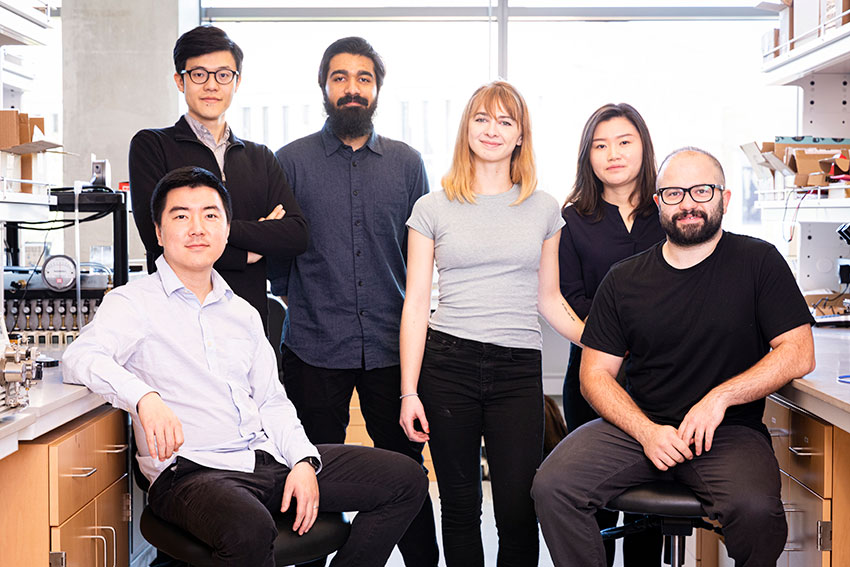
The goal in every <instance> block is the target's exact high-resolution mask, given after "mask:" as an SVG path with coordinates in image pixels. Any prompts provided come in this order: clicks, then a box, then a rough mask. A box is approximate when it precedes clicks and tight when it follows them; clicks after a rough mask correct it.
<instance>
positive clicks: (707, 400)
mask: <svg viewBox="0 0 850 567" xmlns="http://www.w3.org/2000/svg"><path fill="white" fill-rule="evenodd" d="M725 414H726V404H725V403H724V402H723V400H722V399H721V398H720V396H718V395H716V394H713V393H712V392H709V393H708V394H706V395H705V397H703V399H701V400H700V401H699V402H697V403H696V404H694V406H693V407H692V408H691V409H690V411H688V413H687V414H686V415H685V419H683V420H682V423H681V424H679V429H678V434H679V438H680V439H682V441H684V442H685V443H688V444H689V445H690V444H691V443H693V445H694V452H695V453H696V454H697V455H701V454H702V451H703V448H705V451H710V450H711V443H712V441H714V431H715V430H716V429H717V426H718V425H720V422H721V421H723V416H724V415H725Z"/></svg>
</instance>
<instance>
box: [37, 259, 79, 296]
mask: <svg viewBox="0 0 850 567" xmlns="http://www.w3.org/2000/svg"><path fill="white" fill-rule="evenodd" d="M41 279H42V280H43V281H44V285H46V286H47V287H48V288H50V289H52V290H53V291H66V290H69V289H71V288H72V287H73V286H74V283H75V282H76V280H77V263H76V262H74V259H73V258H71V257H70V256H64V255H58V256H50V257H49V258H47V259H46V260H45V261H44V266H42V268H41Z"/></svg>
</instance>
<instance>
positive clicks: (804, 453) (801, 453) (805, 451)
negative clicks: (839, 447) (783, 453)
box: [788, 447, 823, 457]
mask: <svg viewBox="0 0 850 567" xmlns="http://www.w3.org/2000/svg"><path fill="white" fill-rule="evenodd" d="M788 450H789V451H791V453H792V454H793V455H796V456H798V457H822V456H823V453H822V452H821V451H818V450H815V449H812V448H811V447H788Z"/></svg>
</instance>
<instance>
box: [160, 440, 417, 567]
mask: <svg viewBox="0 0 850 567" xmlns="http://www.w3.org/2000/svg"><path fill="white" fill-rule="evenodd" d="M318 449H319V454H320V455H321V456H322V470H321V471H320V472H319V475H318V481H319V510H320V511H329V512H348V511H358V513H357V515H356V516H355V517H354V521H353V522H352V524H351V535H350V536H349V538H348V541H346V543H345V545H343V546H342V547H341V548H340V549H339V551H337V553H336V555H335V556H334V559H333V561H332V562H331V565H332V566H333V567H342V566H351V567H363V566H369V565H371V566H375V567H379V566H383V565H384V564H385V563H386V561H387V559H388V558H389V556H390V553H391V552H392V549H393V547H394V546H395V543H396V541H398V539H399V538H400V537H401V536H402V534H403V533H404V531H405V530H406V529H407V526H408V524H409V523H410V521H411V520H412V519H413V517H414V516H415V515H416V513H417V512H418V511H419V509H420V508H421V507H422V500H423V499H424V498H425V495H426V494H427V493H428V482H427V479H426V478H425V477H424V476H423V475H422V472H421V468H420V467H417V466H416V463H414V462H413V461H411V460H410V459H406V458H404V457H402V456H400V455H397V454H395V453H391V452H389V451H383V450H381V449H372V448H366V447H356V446H349V445H319V446H318ZM288 474H289V468H288V467H286V466H284V465H281V464H280V463H278V462H277V461H275V460H274V458H272V456H271V455H269V454H268V453H265V452H263V451H256V459H255V465H254V471H253V472H250V473H244V472H235V471H226V470H219V469H211V468H207V467H204V466H201V465H199V464H197V463H194V462H192V461H190V460H188V459H185V458H183V457H178V458H177V461H176V462H175V464H174V465H172V466H171V467H169V468H168V469H166V470H165V471H163V473H162V474H161V475H160V476H159V477H158V478H157V479H156V481H155V482H154V483H153V486H151V490H150V492H149V493H148V496H149V505H150V507H151V510H152V511H153V512H154V513H155V514H156V515H157V516H159V517H160V518H162V519H164V520H166V521H168V522H171V523H173V524H175V525H178V526H180V527H181V528H183V529H185V530H186V531H188V532H189V533H191V534H193V535H194V536H195V537H197V538H198V539H200V540H201V541H203V542H205V543H206V544H207V545H209V546H211V547H212V548H213V549H214V550H215V554H214V559H215V560H216V564H217V565H222V566H232V567H245V566H247V565H250V566H251V567H274V564H275V563H274V553H273V552H274V540H275V538H276V537H277V529H276V527H275V523H274V520H273V518H272V512H273V511H275V510H279V509H280V506H281V502H282V499H283V488H284V484H285V482H286V477H287V475H288ZM293 505H294V504H293Z"/></svg>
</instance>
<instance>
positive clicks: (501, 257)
mask: <svg viewBox="0 0 850 567" xmlns="http://www.w3.org/2000/svg"><path fill="white" fill-rule="evenodd" d="M518 196H519V186H518V185H514V187H512V188H511V189H510V190H509V191H507V192H505V193H501V194H499V195H476V196H475V198H476V202H475V203H466V202H460V201H450V200H448V199H447V198H446V193H445V192H444V191H437V192H434V193H430V194H428V195H425V196H423V197H421V198H420V199H419V200H418V201H416V204H415V205H414V207H413V213H412V214H411V215H410V218H409V219H408V221H407V226H409V227H410V228H412V229H413V230H415V231H416V232H419V233H420V234H422V235H424V236H427V237H428V238H430V239H432V240H433V241H434V259H435V261H436V264H437V273H438V274H439V291H440V300H439V304H438V306H437V310H436V311H435V312H434V314H433V315H432V316H431V322H430V326H431V328H432V329H435V330H437V331H441V332H443V333H448V334H450V335H454V336H456V337H460V338H464V339H471V340H475V341H481V342H484V343H491V344H496V345H499V346H504V347H516V348H533V349H538V350H539V349H542V348H543V339H542V334H541V332H540V324H539V323H538V319H537V271H538V269H539V268H540V252H541V247H542V246H543V241H544V240H548V239H549V238H551V237H552V236H555V234H557V233H558V231H559V230H561V227H562V226H564V219H563V218H561V211H560V207H558V203H557V201H555V199H554V197H552V196H551V195H549V194H547V193H544V192H542V191H535V192H534V193H532V194H531V196H530V197H529V198H528V199H526V200H525V201H523V202H522V203H520V204H519V205H513V206H511V203H513V202H514V201H516V199H517V197H518Z"/></svg>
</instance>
